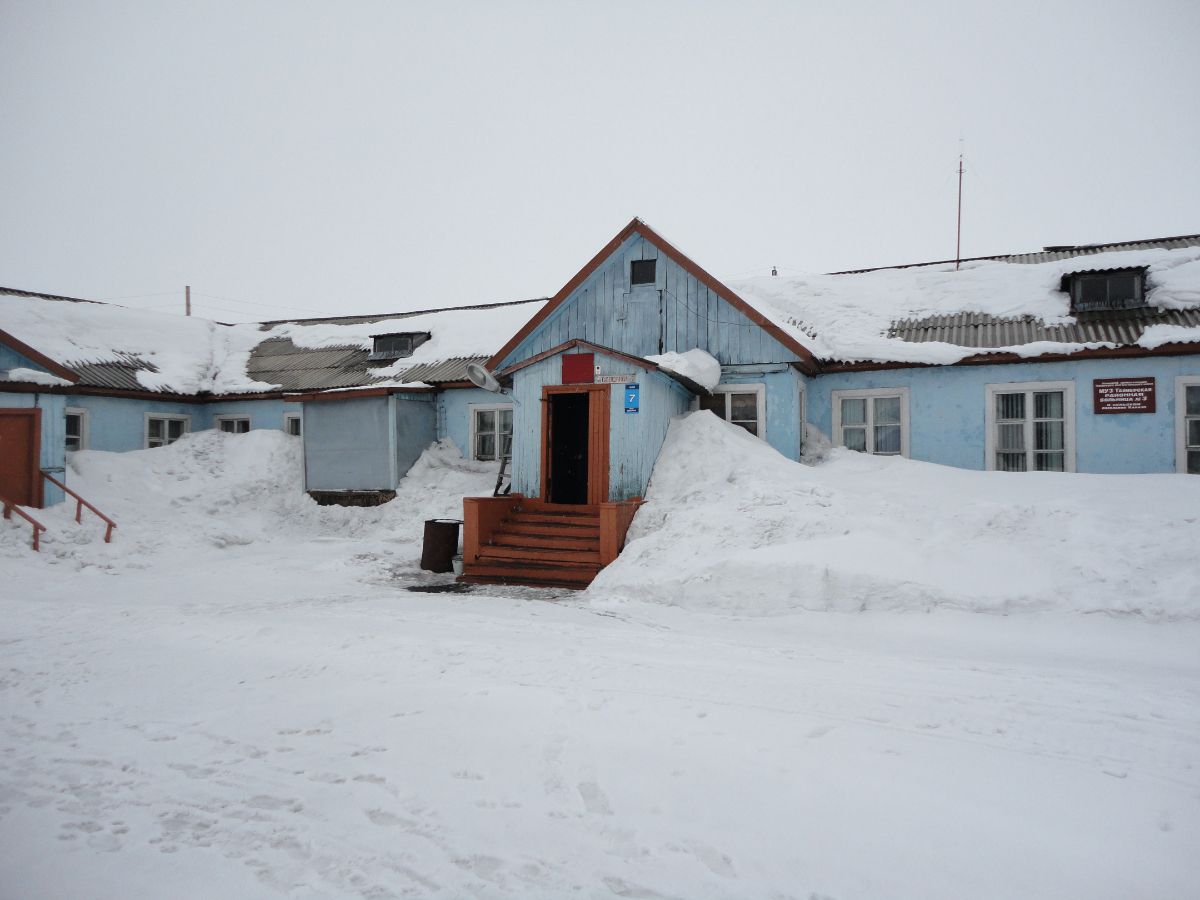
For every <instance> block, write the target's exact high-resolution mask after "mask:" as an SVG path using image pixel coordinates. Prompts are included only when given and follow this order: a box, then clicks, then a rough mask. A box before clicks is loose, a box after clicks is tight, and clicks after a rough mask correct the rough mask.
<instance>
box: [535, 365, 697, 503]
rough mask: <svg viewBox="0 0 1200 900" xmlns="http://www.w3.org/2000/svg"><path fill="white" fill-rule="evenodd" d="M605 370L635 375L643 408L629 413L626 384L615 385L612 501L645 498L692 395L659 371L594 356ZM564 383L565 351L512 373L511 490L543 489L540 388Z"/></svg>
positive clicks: (612, 392) (611, 425)
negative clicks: (674, 422)
mask: <svg viewBox="0 0 1200 900" xmlns="http://www.w3.org/2000/svg"><path fill="white" fill-rule="evenodd" d="M596 363H597V364H598V365H599V366H600V371H601V374H604V375H608V374H611V375H617V374H629V373H630V372H631V371H632V372H633V373H634V374H635V376H636V377H635V379H634V380H635V381H636V382H637V383H638V384H639V385H641V411H640V412H638V413H637V414H634V415H627V414H626V413H625V405H624V396H623V393H622V391H623V389H624V384H614V385H611V386H610V388H609V390H610V398H611V399H610V419H609V451H608V452H609V488H608V490H609V499H610V500H626V499H628V498H630V497H635V496H644V495H645V493H646V485H647V483H648V482H649V480H650V473H651V471H652V470H653V468H654V462H655V460H657V459H658V453H659V450H661V449H662V443H663V438H664V437H666V433H667V426H668V425H669V424H670V421H671V417H672V416H675V415H679V414H680V413H682V412H685V411H686V410H687V408H688V404H689V402H690V397H691V395H690V394H689V392H688V391H687V390H686V389H684V388H683V387H682V386H681V385H679V384H678V383H677V382H675V381H673V380H672V379H670V378H667V377H666V376H665V375H662V374H661V373H659V372H649V371H647V370H646V369H644V368H640V367H637V366H634V365H633V364H631V363H628V362H625V361H624V360H616V359H613V358H611V357H607V356H603V355H600V354H597V355H596ZM557 384H562V355H561V354H556V355H555V356H551V357H548V358H547V359H544V360H542V361H541V362H538V363H535V364H534V365H532V366H527V367H526V368H524V369H521V370H519V371H518V372H516V373H515V374H514V375H513V396H514V398H515V400H516V403H515V405H514V407H513V436H514V437H513V468H512V472H513V475H512V479H513V490H514V491H519V492H521V493H523V494H526V495H527V496H530V497H537V496H539V495H540V493H541V442H542V439H541V435H542V402H541V399H542V387H543V386H545V385H557Z"/></svg>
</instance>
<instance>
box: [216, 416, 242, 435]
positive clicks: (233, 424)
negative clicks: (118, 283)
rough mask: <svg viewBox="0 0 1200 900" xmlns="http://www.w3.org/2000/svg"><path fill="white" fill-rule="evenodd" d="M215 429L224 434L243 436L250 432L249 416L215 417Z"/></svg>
mask: <svg viewBox="0 0 1200 900" xmlns="http://www.w3.org/2000/svg"><path fill="white" fill-rule="evenodd" d="M215 421H216V423H217V428H219V429H221V431H223V432H225V433H226V434H245V433H246V432H247V431H249V430H250V417H249V416H216V417H215Z"/></svg>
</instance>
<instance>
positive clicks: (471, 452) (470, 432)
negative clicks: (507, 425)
mask: <svg viewBox="0 0 1200 900" xmlns="http://www.w3.org/2000/svg"><path fill="white" fill-rule="evenodd" d="M512 408H513V405H512V404H511V403H468V404H467V420H468V422H469V425H468V429H467V459H473V460H475V461H476V462H500V460H501V459H502V457H501V456H500V442H499V440H498V438H499V434H498V433H497V442H496V458H495V459H479V458H478V457H477V456H476V455H475V413H477V412H489V411H500V410H505V409H507V410H512ZM516 430H517V419H516V415H515V414H514V416H513V441H514V442H515V441H516V439H517V435H516ZM497 431H498V429H497Z"/></svg>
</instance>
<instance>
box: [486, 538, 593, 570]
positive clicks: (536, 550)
mask: <svg viewBox="0 0 1200 900" xmlns="http://www.w3.org/2000/svg"><path fill="white" fill-rule="evenodd" d="M510 559H515V560H520V561H522V562H539V563H540V562H553V563H560V562H562V563H587V564H589V565H594V566H596V568H597V569H599V567H600V550H599V549H596V550H556V549H553V548H546V547H509V546H505V545H497V544H490V545H488V546H487V547H482V548H480V550H479V558H478V560H477V561H478V562H490V561H492V560H510Z"/></svg>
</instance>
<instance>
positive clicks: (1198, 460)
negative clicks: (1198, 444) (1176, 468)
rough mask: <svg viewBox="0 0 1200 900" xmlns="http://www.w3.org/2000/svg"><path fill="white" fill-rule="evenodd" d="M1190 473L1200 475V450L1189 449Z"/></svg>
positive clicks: (1188, 462) (1188, 463)
mask: <svg viewBox="0 0 1200 900" xmlns="http://www.w3.org/2000/svg"><path fill="white" fill-rule="evenodd" d="M1187 470H1188V474H1189V475H1200V450H1189V451H1188V455H1187Z"/></svg>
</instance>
